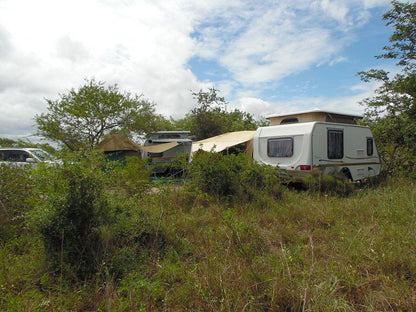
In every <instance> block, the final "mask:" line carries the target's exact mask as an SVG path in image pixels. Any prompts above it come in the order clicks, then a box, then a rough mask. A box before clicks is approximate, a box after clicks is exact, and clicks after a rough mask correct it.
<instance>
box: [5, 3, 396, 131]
mask: <svg viewBox="0 0 416 312" xmlns="http://www.w3.org/2000/svg"><path fill="white" fill-rule="evenodd" d="M389 8H390V3H389V1H387V0H258V1H256V0H225V1H224V0H209V1H208V0H71V1H67V0H36V1H33V0H0V137H13V138H15V137H16V136H20V137H27V136H29V135H31V134H33V133H35V132H36V127H35V125H34V121H33V117H34V116H35V115H36V114H40V113H42V112H45V111H46V101H45V98H47V99H58V97H59V94H62V93H65V92H66V91H68V90H69V89H71V88H75V89H77V88H78V87H80V86H82V85H83V84H84V82H85V79H91V78H94V79H96V80H98V81H103V82H106V83H108V84H115V83H117V84H118V86H119V88H120V90H121V91H128V92H131V93H133V94H144V96H145V97H146V98H147V99H149V100H151V101H153V102H154V103H156V110H157V112H158V113H160V114H163V115H165V116H166V117H169V116H172V117H173V118H181V117H183V116H184V115H185V114H186V113H187V112H189V110H190V109H191V108H192V107H193V106H195V104H196V103H195V100H194V99H193V98H192V95H191V90H192V91H195V92H197V91H198V90H200V89H205V90H206V89H207V88H209V87H215V88H217V89H219V90H220V91H221V95H222V96H224V97H225V98H226V100H227V101H229V102H230V104H229V106H228V108H229V109H233V108H238V109H240V110H244V111H247V112H250V113H252V114H254V115H255V116H256V117H258V116H267V115H270V114H274V113H282V112H287V111H296V110H305V109H312V108H321V109H331V110H337V111H341V112H352V113H362V112H363V107H361V106H360V105H359V104H358V102H359V101H361V100H362V99H364V98H365V97H368V96H371V92H372V90H373V88H374V85H371V84H365V83H362V82H361V81H360V79H359V77H358V76H357V75H356V74H357V72H358V71H362V70H368V69H370V68H380V67H381V68H388V67H389V66H392V62H387V61H386V60H380V59H376V58H375V57H374V56H375V55H378V54H380V53H381V52H382V47H383V46H384V45H386V44H387V43H388V39H389V36H390V35H391V32H392V29H389V28H388V27H386V26H385V23H384V21H382V14H383V13H384V12H386V11H387V10H389Z"/></svg>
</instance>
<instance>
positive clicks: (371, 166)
mask: <svg viewBox="0 0 416 312" xmlns="http://www.w3.org/2000/svg"><path fill="white" fill-rule="evenodd" d="M283 120H285V119H283ZM253 158H254V159H255V160H256V161H257V162H259V163H261V164H267V165H271V166H274V167H277V168H280V169H281V170H282V173H283V175H285V176H288V177H289V178H292V179H294V180H297V181H301V180H302V178H303V177H304V176H305V175H306V174H308V173H310V172H311V170H314V169H320V170H322V171H323V172H324V173H329V172H331V171H337V172H341V173H342V174H344V175H345V176H346V177H348V178H349V179H350V180H352V181H359V180H363V179H365V178H368V177H373V176H377V175H378V174H379V173H380V169H381V163H380V157H379V155H378V152H377V147H376V144H375V141H374V138H373V135H372V133H371V130H370V128H369V127H366V126H360V125H356V124H346V123H345V124H344V123H339V122H326V121H312V122H300V123H298V122H296V123H285V122H283V123H281V124H280V125H275V126H268V127H261V128H258V129H257V131H256V134H255V135H254V142H253Z"/></svg>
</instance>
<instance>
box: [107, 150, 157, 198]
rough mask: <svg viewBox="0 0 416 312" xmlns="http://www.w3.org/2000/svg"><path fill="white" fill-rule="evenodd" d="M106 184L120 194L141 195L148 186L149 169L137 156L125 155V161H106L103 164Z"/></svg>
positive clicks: (128, 195)
mask: <svg viewBox="0 0 416 312" xmlns="http://www.w3.org/2000/svg"><path fill="white" fill-rule="evenodd" d="M105 171H106V184H107V185H108V188H109V189H112V190H113V191H114V192H118V193H119V195H120V196H127V197H132V196H137V195H141V194H142V193H143V192H145V191H146V190H147V189H149V188H150V185H151V184H150V182H151V181H150V170H149V169H148V168H146V163H145V161H143V160H141V159H140V158H138V157H133V156H130V157H126V160H125V162H123V163H120V162H117V161H111V162H107V163H106V164H105Z"/></svg>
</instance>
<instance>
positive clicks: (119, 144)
mask: <svg viewBox="0 0 416 312" xmlns="http://www.w3.org/2000/svg"><path fill="white" fill-rule="evenodd" d="M97 149H100V150H103V151H104V152H117V151H139V150H140V145H139V144H137V143H135V142H133V141H132V140H130V139H129V138H128V137H126V136H125V135H122V134H113V135H110V136H108V137H107V138H105V139H104V140H103V141H102V142H101V143H100V144H98V145H97Z"/></svg>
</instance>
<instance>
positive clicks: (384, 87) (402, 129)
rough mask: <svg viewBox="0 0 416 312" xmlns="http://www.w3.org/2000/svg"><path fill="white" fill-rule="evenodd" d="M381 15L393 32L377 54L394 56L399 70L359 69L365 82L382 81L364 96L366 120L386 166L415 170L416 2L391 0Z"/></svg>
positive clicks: (400, 169)
mask: <svg viewBox="0 0 416 312" xmlns="http://www.w3.org/2000/svg"><path fill="white" fill-rule="evenodd" d="M392 6H393V7H392V9H391V10H390V11H388V12H387V13H385V14H384V15H383V19H384V20H386V21H387V23H386V24H387V26H393V27H394V32H393V35H392V36H391V37H390V41H389V42H390V44H389V45H387V46H385V47H384V48H383V50H384V52H385V53H383V54H381V55H379V56H377V58H384V59H393V60H396V65H397V66H398V68H399V69H400V72H399V73H398V74H396V75H391V74H390V73H389V72H387V71H385V70H381V69H371V70H369V71H367V72H360V73H359V74H360V76H361V79H362V80H363V81H365V82H368V81H371V80H375V81H378V82H380V83H381V86H380V87H379V88H378V89H377V90H376V94H375V96H374V97H372V98H367V99H365V100H364V101H363V102H362V104H363V105H365V106H366V119H365V122H366V123H367V124H369V125H371V126H372V127H373V130H374V135H375V136H376V139H377V141H378V144H379V149H380V155H381V157H382V159H383V161H384V164H385V166H386V168H387V170H388V171H389V172H390V173H394V172H395V171H397V170H399V171H406V172H414V170H415V164H416V123H415V120H416V3H402V2H398V1H393V2H392Z"/></svg>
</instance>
